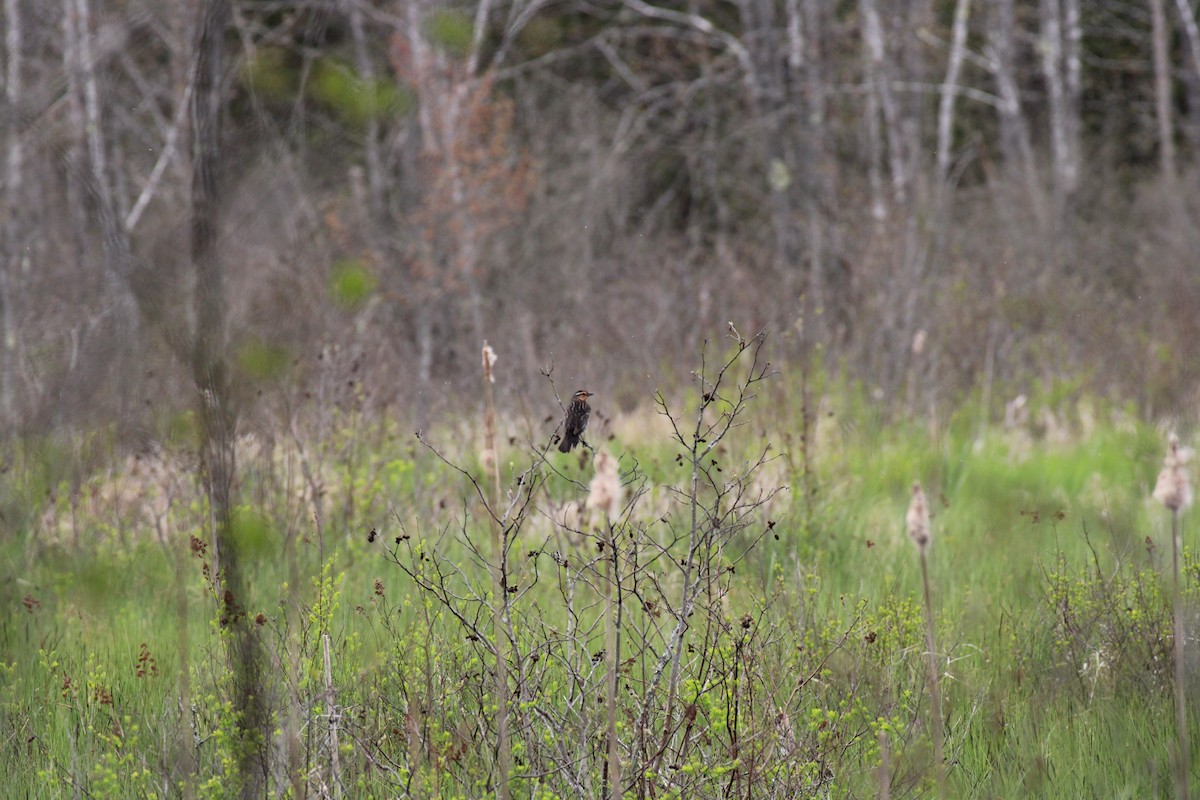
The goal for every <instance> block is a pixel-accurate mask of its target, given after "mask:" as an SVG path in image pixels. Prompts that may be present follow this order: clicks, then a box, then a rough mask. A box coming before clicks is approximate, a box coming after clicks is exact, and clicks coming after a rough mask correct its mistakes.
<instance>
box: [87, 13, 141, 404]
mask: <svg viewBox="0 0 1200 800" xmlns="http://www.w3.org/2000/svg"><path fill="white" fill-rule="evenodd" d="M75 23H76V31H75V37H76V38H75V43H76V44H77V45H78V52H77V55H78V64H79V67H80V72H79V79H80V83H81V88H82V90H83V112H84V128H85V131H86V133H85V139H86V143H87V153H88V167H89V169H88V173H87V174H88V189H89V193H90V194H91V196H92V200H93V203H94V205H95V208H96V212H97V215H98V217H99V221H100V231H101V242H102V244H103V252H104V277H105V285H106V286H107V289H108V298H109V301H110V302H112V303H113V306H114V309H115V313H114V318H115V322H116V334H115V337H114V350H115V353H114V357H113V364H114V369H115V371H117V373H118V375H117V377H116V380H117V381H119V382H120V383H121V384H124V385H132V383H133V372H134V370H135V369H136V364H137V362H138V360H139V359H138V355H137V348H138V346H139V342H138V337H137V332H138V316H137V306H136V305H135V303H134V300H133V294H132V287H131V285H130V275H131V272H132V268H133V254H132V251H131V249H130V244H129V234H128V232H127V231H126V228H125V224H124V222H123V214H122V212H121V208H120V206H121V204H120V202H119V201H118V199H117V196H116V191H115V189H114V187H113V182H112V177H111V175H110V172H109V165H108V142H107V140H106V139H105V132H106V130H107V129H106V121H105V118H104V113H103V109H102V107H101V102H100V95H101V89H100V78H99V76H98V75H97V69H98V67H99V65H98V64H97V56H96V54H95V53H94V52H93V51H92V40H93V38H94V35H93V32H92V11H91V6H90V4H89V0H75ZM119 398H120V399H119V401H118V402H119V403H120V404H121V412H120V413H121V416H122V417H124V416H125V415H126V414H128V413H130V412H131V411H132V408H133V407H132V406H131V405H130V404H131V403H132V402H133V398H132V396H131V395H130V394H129V393H128V392H121V393H120V395H119Z"/></svg>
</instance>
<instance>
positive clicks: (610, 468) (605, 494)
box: [587, 450, 623, 519]
mask: <svg viewBox="0 0 1200 800" xmlns="http://www.w3.org/2000/svg"><path fill="white" fill-rule="evenodd" d="M622 494H623V492H622V489H621V476H620V474H619V472H618V465H617V459H616V458H615V457H614V456H613V455H612V454H611V453H609V452H608V451H607V450H601V451H600V452H599V453H597V454H596V475H595V477H593V478H592V482H591V483H589V484H588V498H587V507H588V508H594V509H596V510H598V511H602V512H604V514H605V516H607V517H608V518H609V519H615V518H616V517H617V516H619V515H620V513H621V503H622Z"/></svg>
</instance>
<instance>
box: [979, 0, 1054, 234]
mask: <svg viewBox="0 0 1200 800" xmlns="http://www.w3.org/2000/svg"><path fill="white" fill-rule="evenodd" d="M1015 29H1016V15H1015V13H1014V9H1013V0H994V2H993V14H992V18H991V24H990V25H989V31H990V33H989V37H988V51H989V52H988V60H989V62H990V67H991V70H992V76H993V79H994V80H995V82H996V94H997V95H999V97H1000V102H999V104H998V106H997V111H998V116H999V124H1000V151H1001V153H1002V154H1003V156H1004V163H1005V166H1007V167H1009V168H1010V169H1016V170H1017V171H1018V173H1019V174H1020V175H1021V178H1022V179H1023V180H1024V182H1025V190H1026V193H1027V195H1028V199H1029V202H1030V204H1031V206H1032V209H1033V217H1034V218H1035V219H1037V220H1042V219H1044V218H1045V214H1044V209H1043V206H1044V202H1043V197H1042V186H1041V184H1040V183H1039V179H1038V171H1037V163H1036V162H1035V160H1034V156H1033V145H1032V143H1031V142H1030V138H1029V124H1028V122H1027V121H1026V119H1025V115H1024V113H1023V112H1022V111H1021V99H1020V94H1019V92H1018V90H1017V80H1016V77H1015V74H1014V67H1013V41H1014V39H1015V33H1014V32H1015Z"/></svg>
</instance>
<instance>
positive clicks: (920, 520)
mask: <svg viewBox="0 0 1200 800" xmlns="http://www.w3.org/2000/svg"><path fill="white" fill-rule="evenodd" d="M904 519H905V522H907V523H908V538H910V539H912V540H913V544H915V545H916V546H917V549H918V550H920V551H921V554H922V555H924V554H925V553H926V551H928V550H929V543H930V541H932V539H933V534H932V533H931V531H930V527H929V504H928V503H927V502H926V501H925V492H923V491H921V484H920V483H914V484H913V487H912V501H911V502H910V503H909V504H908V514H906V515H905V517H904Z"/></svg>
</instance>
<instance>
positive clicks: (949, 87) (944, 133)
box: [937, 0, 971, 195]
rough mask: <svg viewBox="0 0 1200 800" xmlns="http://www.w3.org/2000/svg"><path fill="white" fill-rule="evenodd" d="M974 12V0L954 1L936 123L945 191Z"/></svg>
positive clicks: (939, 174) (939, 184)
mask: <svg viewBox="0 0 1200 800" xmlns="http://www.w3.org/2000/svg"><path fill="white" fill-rule="evenodd" d="M970 14H971V0H957V2H956V3H955V4H954V27H953V32H952V34H951V44H950V60H949V63H948V64H947V65H946V80H945V81H944V82H943V83H942V97H941V102H940V103H939V104H938V124H937V191H938V193H939V195H940V194H941V193H942V192H943V191H944V187H945V183H946V180H947V178H948V177H949V175H950V156H951V148H952V146H953V144H954V138H953V134H954V102H955V100H956V99H957V98H958V79H959V75H961V74H962V64H963V56H964V55H965V53H966V44H967V21H968V19H969V17H970Z"/></svg>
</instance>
